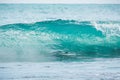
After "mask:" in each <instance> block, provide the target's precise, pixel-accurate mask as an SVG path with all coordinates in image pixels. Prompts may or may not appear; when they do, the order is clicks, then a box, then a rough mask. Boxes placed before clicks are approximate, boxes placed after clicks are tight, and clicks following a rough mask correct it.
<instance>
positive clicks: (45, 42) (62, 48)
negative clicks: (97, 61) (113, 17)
mask: <svg viewBox="0 0 120 80" xmlns="http://www.w3.org/2000/svg"><path fill="white" fill-rule="evenodd" d="M3 48H4V49H5V50H3ZM6 49H7V50H8V51H10V49H12V50H13V51H11V52H13V53H18V54H22V53H28V54H30V53H34V54H40V55H46V56H54V57H56V58H57V59H59V60H66V59H81V58H84V57H120V54H119V53H120V22H119V21H75V20H61V19H58V20H51V21H42V22H36V23H31V24H25V23H17V24H8V25H3V26H0V51H1V52H2V53H8V51H6ZM47 58H48V57H47Z"/></svg>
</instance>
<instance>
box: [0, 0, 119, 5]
mask: <svg viewBox="0 0 120 80" xmlns="http://www.w3.org/2000/svg"><path fill="white" fill-rule="evenodd" d="M0 3H50V4H54V3H65V4H69V3H70V4H72V3H78V4H82V3H97V4H103V3H104V4H120V0H0Z"/></svg>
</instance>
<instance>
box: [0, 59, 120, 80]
mask: <svg viewBox="0 0 120 80" xmlns="http://www.w3.org/2000/svg"><path fill="white" fill-rule="evenodd" d="M119 62H120V59H119V58H114V59H110V58H109V59H95V61H89V62H86V61H85V62H84V61H82V62H42V63H31V62H30V63H29V62H24V63H0V80H120V64H119Z"/></svg>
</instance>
